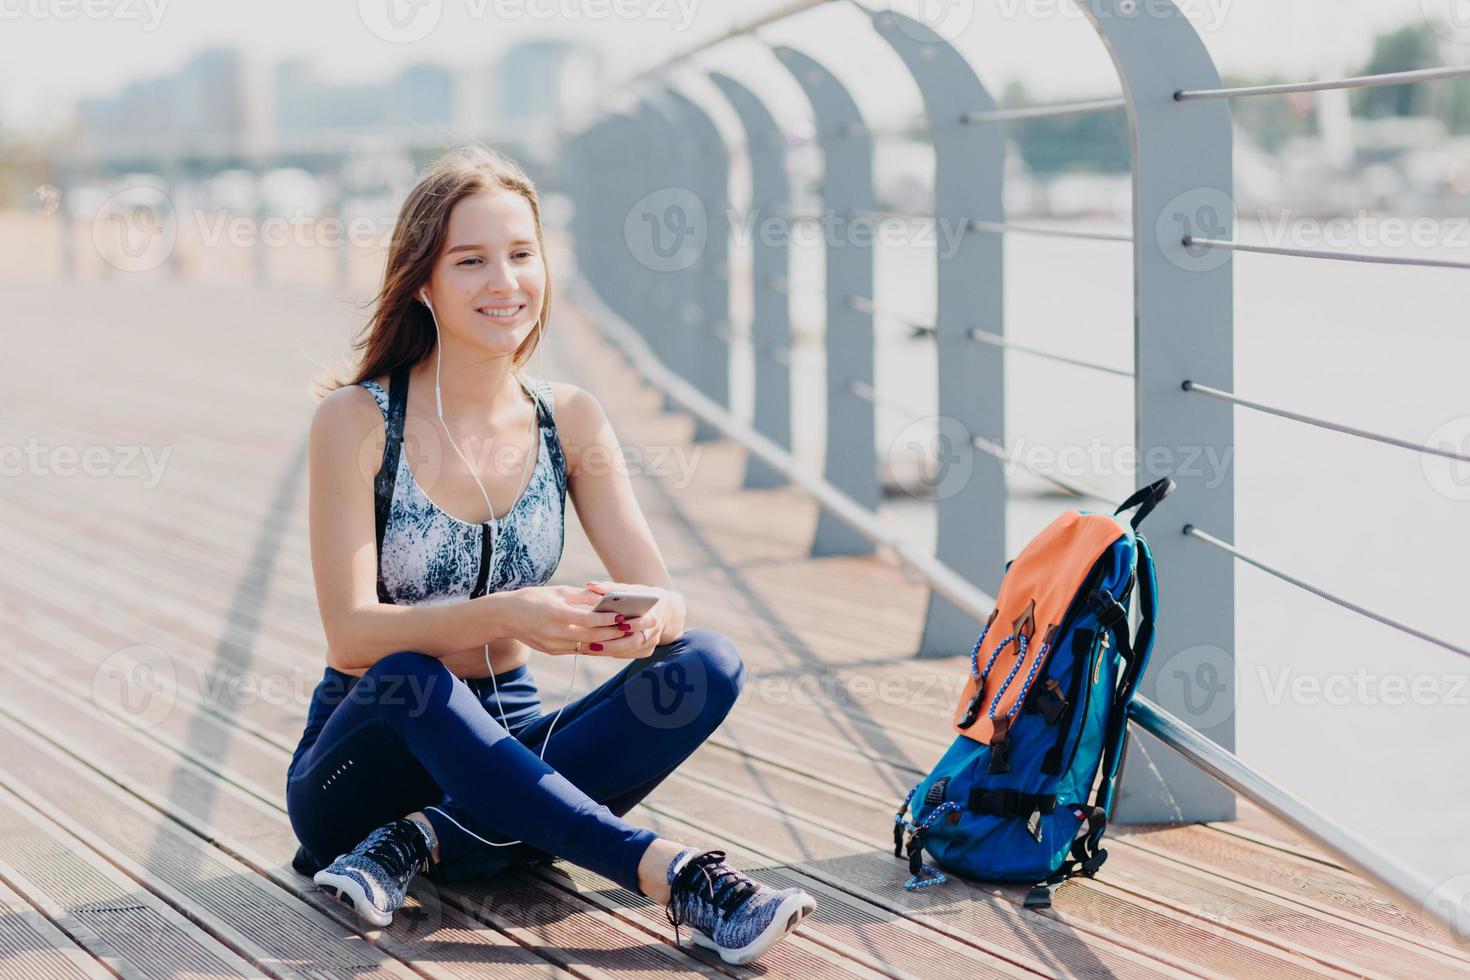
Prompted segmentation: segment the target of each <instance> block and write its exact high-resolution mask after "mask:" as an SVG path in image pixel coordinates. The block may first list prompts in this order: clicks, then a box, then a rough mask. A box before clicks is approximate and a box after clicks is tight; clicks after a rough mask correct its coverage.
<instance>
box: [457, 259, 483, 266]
mask: <svg viewBox="0 0 1470 980" xmlns="http://www.w3.org/2000/svg"><path fill="white" fill-rule="evenodd" d="M478 261H480V260H479V259H465V260H464V261H463V262H461V263H459V264H460V265H469V264H470V263H471V262H478Z"/></svg>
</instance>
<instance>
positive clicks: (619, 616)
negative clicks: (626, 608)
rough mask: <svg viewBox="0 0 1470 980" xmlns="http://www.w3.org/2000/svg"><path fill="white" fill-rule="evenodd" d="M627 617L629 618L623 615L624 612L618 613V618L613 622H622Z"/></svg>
mask: <svg viewBox="0 0 1470 980" xmlns="http://www.w3.org/2000/svg"><path fill="white" fill-rule="evenodd" d="M626 618H627V617H626V616H624V615H623V614H622V613H618V618H617V619H615V620H613V622H615V623H621V622H622V621H623V620H624V619H626Z"/></svg>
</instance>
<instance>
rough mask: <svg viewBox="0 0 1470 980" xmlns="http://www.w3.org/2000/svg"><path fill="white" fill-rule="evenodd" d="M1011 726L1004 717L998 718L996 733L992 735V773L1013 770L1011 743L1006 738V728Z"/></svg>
mask: <svg viewBox="0 0 1470 980" xmlns="http://www.w3.org/2000/svg"><path fill="white" fill-rule="evenodd" d="M1009 727H1010V725H1009V723H1008V722H1007V721H1006V720H1005V719H1004V718H1001V719H998V720H997V721H996V723H995V733H994V734H993V735H991V736H990V769H989V771H990V772H992V773H1004V772H1010V771H1011V744H1010V740H1009V739H1008V738H1006V730H1007V729H1008V728H1009Z"/></svg>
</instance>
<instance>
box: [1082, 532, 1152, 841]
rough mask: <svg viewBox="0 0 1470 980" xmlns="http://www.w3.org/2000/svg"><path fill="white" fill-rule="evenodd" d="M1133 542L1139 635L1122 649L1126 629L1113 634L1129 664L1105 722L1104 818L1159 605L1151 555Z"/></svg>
mask: <svg viewBox="0 0 1470 980" xmlns="http://www.w3.org/2000/svg"><path fill="white" fill-rule="evenodd" d="M1134 540H1135V541H1136V542H1137V543H1138V611H1139V621H1138V633H1137V635H1136V636H1135V637H1134V641H1133V642H1132V643H1131V644H1129V645H1128V646H1126V647H1124V646H1122V645H1121V644H1122V640H1121V637H1122V636H1125V635H1126V634H1127V632H1128V630H1127V626H1126V625H1125V626H1124V627H1123V629H1121V630H1118V631H1116V634H1115V635H1117V636H1119V638H1120V639H1119V643H1120V649H1119V652H1121V653H1123V654H1124V655H1125V656H1126V657H1127V658H1128V661H1127V665H1126V666H1125V667H1124V669H1123V677H1122V679H1121V680H1120V681H1119V683H1118V690H1117V694H1116V695H1115V697H1114V706H1115V707H1116V708H1117V709H1118V710H1115V711H1114V712H1113V713H1112V716H1111V717H1110V718H1109V719H1108V732H1107V738H1106V740H1105V742H1104V743H1103V744H1104V746H1105V749H1104V754H1103V772H1102V776H1103V780H1102V786H1101V787H1100V788H1099V789H1098V792H1097V805H1098V806H1099V807H1101V808H1102V811H1103V813H1104V815H1106V814H1109V813H1111V812H1112V810H1113V806H1112V804H1113V778H1114V777H1115V776H1116V775H1117V773H1118V764H1119V763H1120V762H1121V761H1122V756H1123V747H1124V746H1125V745H1126V744H1127V740H1128V705H1129V704H1131V703H1132V701H1133V695H1134V694H1135V693H1137V691H1138V682H1139V681H1140V680H1141V679H1142V678H1143V674H1144V671H1145V670H1147V669H1148V658H1149V654H1150V653H1151V652H1152V651H1153V646H1154V618H1155V615H1156V611H1157V609H1158V604H1159V585H1158V579H1157V577H1156V576H1155V574H1154V556H1153V552H1152V551H1151V550H1150V549H1149V546H1148V541H1147V540H1146V539H1145V538H1144V537H1143V535H1141V534H1140V535H1138V536H1136V537H1135V538H1134Z"/></svg>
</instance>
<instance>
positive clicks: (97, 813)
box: [0, 719, 415, 977]
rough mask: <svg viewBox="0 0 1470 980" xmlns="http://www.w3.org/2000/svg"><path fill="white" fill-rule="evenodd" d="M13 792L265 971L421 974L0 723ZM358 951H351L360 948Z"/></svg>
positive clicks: (6, 722)
mask: <svg viewBox="0 0 1470 980" xmlns="http://www.w3.org/2000/svg"><path fill="white" fill-rule="evenodd" d="M0 750H3V751H4V752H5V755H6V757H7V758H8V759H9V760H10V762H9V764H8V774H7V778H8V783H7V785H8V787H9V791H10V792H11V793H12V794H13V795H14V796H15V797H17V798H20V799H24V800H25V801H26V802H27V803H29V804H30V805H31V806H32V807H34V808H36V809H37V810H39V811H41V812H45V813H47V814H48V816H49V817H50V819H51V820H52V822H54V823H56V824H57V825H58V826H60V827H63V828H65V830H66V831H67V833H69V834H71V835H72V836H74V837H76V838H78V839H80V840H82V841H84V842H85V843H86V844H87V846H88V847H89V848H91V849H92V850H93V851H94V852H95V853H97V854H98V855H100V856H102V857H104V858H106V859H107V861H108V862H109V863H111V864H112V865H114V866H115V867H117V868H118V869H119V870H120V871H122V872H123V873H124V874H126V875H127V876H128V877H130V878H132V879H133V880H134V881H136V882H137V883H138V884H139V885H142V886H143V887H145V888H147V889H148V890H149V891H150V892H152V893H153V894H155V895H157V896H158V897H159V898H160V899H162V900H163V901H165V902H167V903H168V904H169V905H170V906H172V907H173V908H175V909H177V910H178V911H179V912H180V913H181V914H186V915H187V916H188V917H189V919H190V920H192V921H193V922H194V923H196V924H197V925H198V926H199V927H200V928H202V929H204V930H205V931H207V932H208V933H209V934H210V935H211V936H213V937H214V938H215V939H217V940H219V941H220V942H221V943H223V944H225V945H226V946H228V947H229V948H231V949H233V950H235V951H237V952H238V953H239V954H240V955H242V956H247V957H249V958H250V960H252V961H253V962H254V963H255V964H256V965H257V966H258V967H259V968H260V969H261V970H262V971H264V972H266V973H268V974H270V975H272V976H281V977H298V976H304V975H305V974H303V973H302V972H300V971H299V970H298V968H297V967H298V965H303V964H310V970H311V972H314V973H318V974H321V975H333V976H349V975H351V976H380V977H410V976H414V975H415V974H414V971H412V970H410V969H409V968H408V967H407V965H406V964H404V963H401V962H398V961H395V960H391V959H389V958H388V957H386V956H385V955H384V954H383V953H382V952H381V951H379V950H376V949H374V948H372V947H370V946H368V945H367V944H365V943H363V942H362V941H361V939H360V937H353V936H351V934H350V933H349V932H348V931H347V930H346V929H344V928H342V927H341V926H340V924H338V923H336V922H332V921H330V920H328V919H327V918H326V917H325V916H323V915H322V914H321V913H320V912H318V911H316V910H314V909H310V908H309V907H307V906H304V905H302V903H300V902H299V901H298V900H296V899H295V898H294V896H291V895H289V894H287V893H284V892H282V890H281V889H279V888H276V887H273V886H267V885H266V884H265V883H264V882H262V881H261V880H260V879H259V877H258V876H257V875H255V874H254V872H253V871H251V870H250V869H249V868H247V867H245V866H244V865H242V864H240V863H239V862H237V861H235V860H233V859H231V858H229V857H227V856H225V855H223V854H212V853H208V852H207V851H206V850H205V849H204V847H203V846H202V845H201V844H200V843H199V842H197V841H196V840H194V839H191V838H190V837H188V836H187V835H185V834H183V833H181V832H180V831H178V830H176V829H175V828H174V827H173V826H172V824H171V823H170V822H169V821H167V820H165V819H161V818H160V816H159V815H158V814H154V813H148V812H145V811H143V810H142V809H141V808H140V807H138V806H137V805H136V804H135V803H134V801H132V800H129V799H128V798H127V797H126V796H125V795H124V794H122V793H120V792H118V791H117V790H116V789H115V788H113V787H110V786H108V785H106V784H105V783H103V782H102V781H101V780H100V779H89V778H86V777H85V776H84V775H83V774H81V773H80V772H79V771H78V770H77V769H76V768H74V767H73V766H70V765H68V764H67V763H66V761H65V760H64V759H62V758H59V757H58V756H56V755H55V753H54V752H53V751H52V750H51V747H50V746H48V745H46V744H44V743H42V742H41V741H40V740H39V739H37V738H35V737H34V736H33V735H30V734H29V733H27V732H26V731H25V730H24V729H23V728H20V727H19V726H17V725H16V724H15V723H14V722H13V721H11V720H9V719H0ZM354 938H355V939H356V940H357V941H355V942H354V941H352V940H353V939H354Z"/></svg>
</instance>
